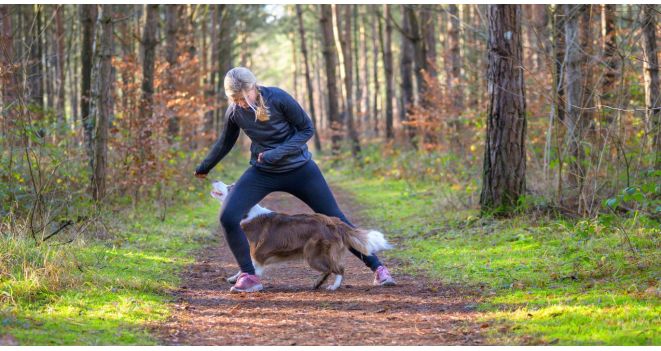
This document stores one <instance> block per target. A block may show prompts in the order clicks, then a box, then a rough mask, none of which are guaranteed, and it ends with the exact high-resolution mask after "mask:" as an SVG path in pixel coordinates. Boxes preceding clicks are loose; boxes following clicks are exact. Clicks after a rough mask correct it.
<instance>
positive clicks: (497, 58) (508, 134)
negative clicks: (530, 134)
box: [480, 5, 526, 215]
mask: <svg viewBox="0 0 661 351" xmlns="http://www.w3.org/2000/svg"><path fill="white" fill-rule="evenodd" d="M487 19H488V22H489V41H488V60H489V68H488V70H487V80H488V91H489V95H490V97H489V109H488V111H487V112H488V117H487V135H486V144H485V149H484V169H483V183H482V193H481V196H480V205H481V208H482V211H483V212H494V213H496V214H502V215H505V214H508V213H510V212H511V211H512V210H513V209H514V208H515V207H516V205H517V202H518V199H519V197H520V196H521V195H523V193H524V191H525V175H526V150H525V136H526V99H525V86H524V80H523V69H522V66H523V63H522V57H521V56H522V48H521V8H520V5H489V11H488V15H487Z"/></svg>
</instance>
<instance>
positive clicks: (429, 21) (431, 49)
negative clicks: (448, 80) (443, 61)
mask: <svg viewBox="0 0 661 351" xmlns="http://www.w3.org/2000/svg"><path fill="white" fill-rule="evenodd" d="M433 13H434V8H433V5H423V6H422V10H421V14H420V22H421V30H422V40H423V41H424V43H423V44H424V47H425V50H424V52H425V69H426V70H427V73H429V75H430V76H431V77H432V78H436V76H437V75H438V73H437V71H436V70H437V68H438V67H436V41H437V40H438V39H437V38H436V23H435V21H434V17H433V16H432V14H433Z"/></svg>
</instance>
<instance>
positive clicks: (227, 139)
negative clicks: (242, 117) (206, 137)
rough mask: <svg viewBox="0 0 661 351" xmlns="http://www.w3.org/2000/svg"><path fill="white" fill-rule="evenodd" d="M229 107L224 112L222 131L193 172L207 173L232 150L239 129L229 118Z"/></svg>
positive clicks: (230, 115) (230, 114)
mask: <svg viewBox="0 0 661 351" xmlns="http://www.w3.org/2000/svg"><path fill="white" fill-rule="evenodd" d="M231 109H232V108H231V107H229V108H228V109H227V111H226V112H225V125H224V126H223V131H222V133H221V134H220V137H219V138H218V140H216V143H215V144H213V147H212V148H211V151H209V154H208V155H207V157H206V158H205V159H204V160H203V161H202V163H200V165H199V166H197V169H196V170H195V173H197V174H207V173H209V171H211V169H212V168H214V167H215V166H216V165H217V164H218V162H220V160H222V159H223V157H225V155H227V154H228V153H229V152H230V150H232V147H233V146H234V144H235V143H236V139H238V138H239V132H240V129H239V126H238V125H237V124H236V122H234V120H233V119H232V118H231V117H232V113H231Z"/></svg>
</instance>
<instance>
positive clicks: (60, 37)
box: [55, 5, 66, 134]
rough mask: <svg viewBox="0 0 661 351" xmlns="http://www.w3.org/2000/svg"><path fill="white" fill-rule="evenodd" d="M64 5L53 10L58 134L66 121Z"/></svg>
mask: <svg viewBox="0 0 661 351" xmlns="http://www.w3.org/2000/svg"><path fill="white" fill-rule="evenodd" d="M63 12H64V5H57V8H56V9H55V36H56V38H55V43H56V45H57V55H56V56H55V71H56V73H57V80H56V84H55V92H56V96H57V100H56V101H57V103H56V105H55V111H56V113H57V124H58V130H59V132H60V134H61V133H62V132H63V131H64V128H65V124H66V121H65V120H64V102H65V99H66V96H65V94H64V87H65V84H66V82H65V73H66V72H65V70H64V61H65V59H66V57H65V56H64V23H63V19H62V17H63V14H62V13H63Z"/></svg>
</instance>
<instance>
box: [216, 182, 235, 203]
mask: <svg viewBox="0 0 661 351" xmlns="http://www.w3.org/2000/svg"><path fill="white" fill-rule="evenodd" d="M211 187H212V189H211V192H210V194H211V196H213V197H214V198H216V199H217V200H218V201H220V202H223V201H225V199H226V198H227V194H229V192H230V190H232V187H234V184H230V185H226V184H225V183H223V182H221V181H220V180H216V181H214V182H213V183H211Z"/></svg>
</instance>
